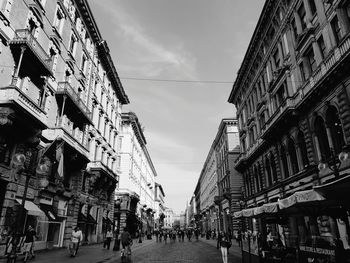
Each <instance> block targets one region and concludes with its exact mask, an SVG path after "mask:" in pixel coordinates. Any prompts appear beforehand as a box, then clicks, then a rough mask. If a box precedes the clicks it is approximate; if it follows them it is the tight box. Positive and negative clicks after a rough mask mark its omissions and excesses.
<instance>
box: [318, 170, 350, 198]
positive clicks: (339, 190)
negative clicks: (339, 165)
mask: <svg viewBox="0 0 350 263" xmlns="http://www.w3.org/2000/svg"><path fill="white" fill-rule="evenodd" d="M349 189H350V175H347V176H344V177H343V178H340V179H337V180H334V181H332V182H330V183H326V184H323V185H319V186H315V187H314V190H315V191H316V192H318V193H320V194H321V195H323V196H324V197H326V198H327V199H334V200H340V201H345V200H347V201H349V199H350V195H349Z"/></svg>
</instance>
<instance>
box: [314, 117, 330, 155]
mask: <svg viewBox="0 0 350 263" xmlns="http://www.w3.org/2000/svg"><path fill="white" fill-rule="evenodd" d="M315 134H316V136H317V141H318V144H319V146H320V147H319V148H320V156H321V160H320V161H325V160H327V159H328V157H329V156H330V148H329V142H328V137H327V131H326V126H325V124H324V121H323V119H322V117H320V116H318V117H317V118H316V120H315Z"/></svg>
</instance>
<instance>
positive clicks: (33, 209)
mask: <svg viewBox="0 0 350 263" xmlns="http://www.w3.org/2000/svg"><path fill="white" fill-rule="evenodd" d="M16 201H17V203H19V204H22V200H21V199H19V198H16ZM24 209H25V210H27V211H28V215H32V216H44V215H45V213H44V212H43V211H42V210H40V208H39V207H38V206H37V205H36V204H34V203H33V202H32V201H28V200H26V201H25V203H24Z"/></svg>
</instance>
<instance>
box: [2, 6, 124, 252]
mask: <svg viewBox="0 0 350 263" xmlns="http://www.w3.org/2000/svg"><path fill="white" fill-rule="evenodd" d="M0 19H1V21H0V61H2V63H1V65H0V211H1V214H0V237H1V238H0V245H1V244H3V242H4V241H5V240H6V238H7V234H8V233H9V232H11V231H20V230H22V229H23V227H25V225H32V226H33V227H34V228H35V229H36V231H37V235H38V240H37V242H36V249H44V248H51V247H61V246H63V245H65V244H66V242H68V241H69V240H70V235H71V231H72V228H73V227H74V226H76V225H80V226H81V227H82V229H83V234H84V241H85V242H89V243H91V242H98V241H101V240H102V238H103V232H104V231H105V229H106V227H111V223H112V220H113V210H114V189H115V187H116V186H117V184H118V171H117V169H116V160H117V159H118V155H117V151H116V141H117V139H116V137H117V134H118V132H119V129H120V123H121V106H122V105H123V104H127V103H129V100H128V97H127V95H126V94H125V92H124V89H123V87H122V85H121V83H120V80H119V78H118V74H117V72H116V70H115V67H114V64H113V61H112V59H111V56H110V54H109V49H108V46H107V43H106V42H105V41H104V40H103V38H102V36H101V34H100V32H99V30H98V27H97V25H96V22H95V20H94V18H93V15H92V12H91V9H90V7H89V5H88V3H87V1H86V0H81V1H80V0H79V1H78V0H77V1H70V0H64V1H63V0H62V1H61V0H59V1H31V0H24V1H13V0H4V1H0ZM92 104H93V105H94V106H93V105H92ZM22 208H24V209H22ZM18 218H20V220H18ZM22 219H23V220H22ZM0 247H1V248H2V247H3V246H0Z"/></svg>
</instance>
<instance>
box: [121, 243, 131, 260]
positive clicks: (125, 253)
mask: <svg viewBox="0 0 350 263" xmlns="http://www.w3.org/2000/svg"><path fill="white" fill-rule="evenodd" d="M122 245H123V248H122V250H121V252H120V258H121V262H129V257H130V256H131V245H132V241H131V243H129V244H127V245H126V244H122Z"/></svg>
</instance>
